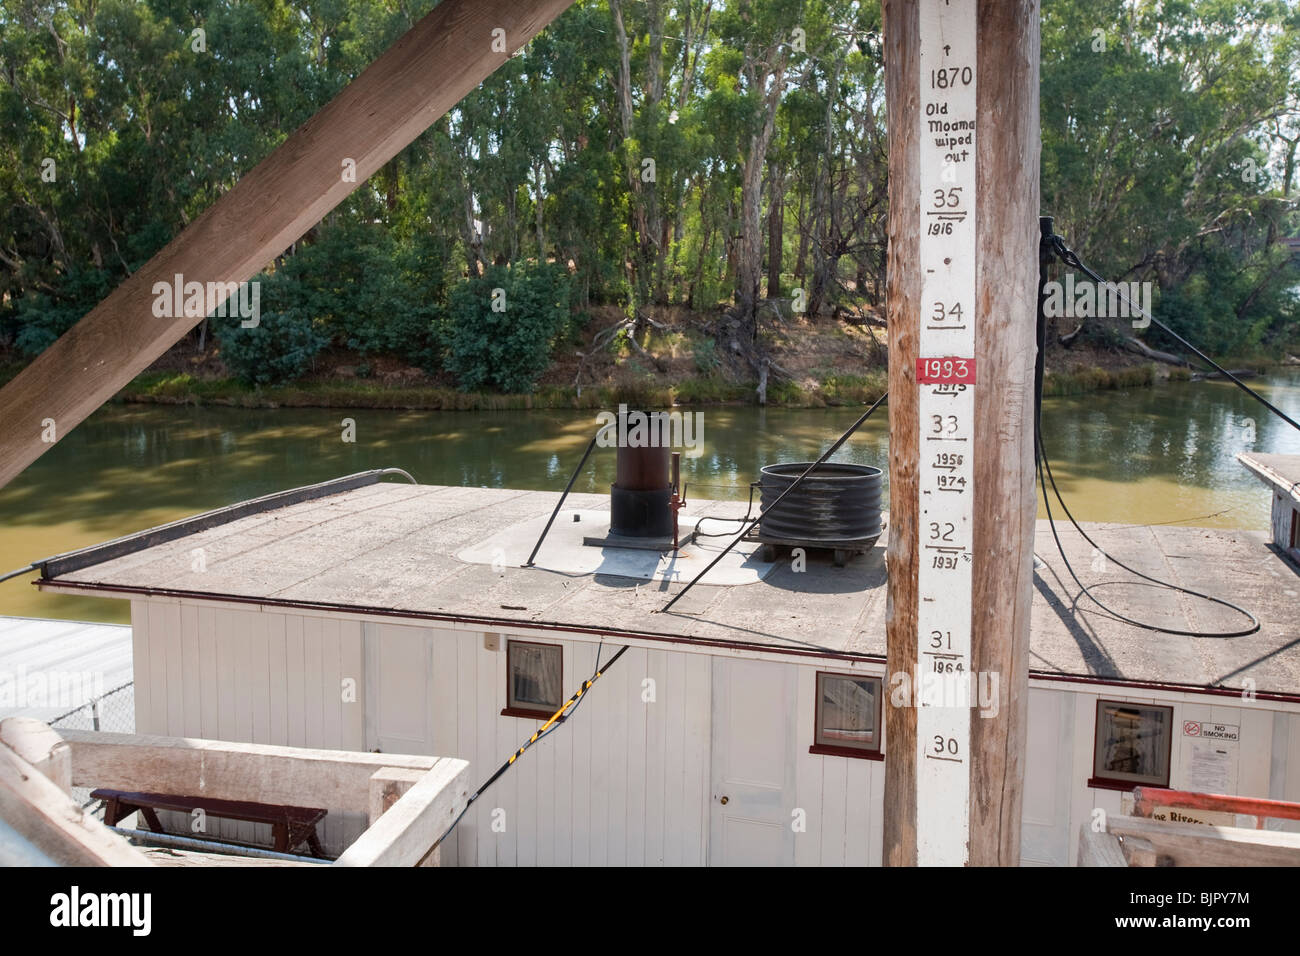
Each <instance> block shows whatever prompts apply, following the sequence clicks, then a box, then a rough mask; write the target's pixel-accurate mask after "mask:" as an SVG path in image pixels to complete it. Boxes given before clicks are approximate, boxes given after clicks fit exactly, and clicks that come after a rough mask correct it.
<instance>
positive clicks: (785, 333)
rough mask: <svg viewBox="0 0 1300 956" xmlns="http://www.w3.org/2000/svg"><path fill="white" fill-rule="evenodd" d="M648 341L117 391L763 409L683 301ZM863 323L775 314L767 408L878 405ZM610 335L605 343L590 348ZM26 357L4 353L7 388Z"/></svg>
mask: <svg viewBox="0 0 1300 956" xmlns="http://www.w3.org/2000/svg"><path fill="white" fill-rule="evenodd" d="M650 313H651V314H650V315H649V316H648V318H650V320H651V321H650V322H649V323H647V325H646V327H645V330H644V332H643V333H642V334H641V336H640V337H639V339H638V341H637V342H636V343H635V344H633V343H630V342H629V341H628V340H627V338H626V334H625V333H620V335H619V336H616V337H614V338H613V339H608V337H606V338H607V339H608V340H607V341H604V340H602V339H601V330H605V331H606V332H608V331H609V330H610V329H611V328H612V327H616V326H617V325H618V323H619V322H620V321H623V320H625V318H626V317H625V316H623V314H622V312H621V310H618V309H614V308H612V307H603V308H600V309H597V310H594V312H593V314H592V316H591V318H590V321H589V322H588V324H587V328H586V329H584V330H583V332H582V333H580V335H579V336H578V337H576V338H575V340H574V341H572V342H569V343H565V344H561V345H559V346H557V347H556V349H555V354H554V356H553V360H552V362H551V364H550V365H549V366H548V368H547V369H546V370H545V371H544V372H543V373H542V375H541V377H540V379H539V382H538V385H537V386H536V388H534V389H533V390H532V391H531V392H529V393H526V394H500V393H494V392H476V391H469V392H466V391H461V390H459V389H458V388H457V387H456V382H455V380H454V379H453V378H452V377H451V376H450V375H449V374H447V373H445V372H433V373H430V372H427V371H425V370H422V369H420V368H415V367H412V366H410V365H409V364H408V363H406V362H404V361H402V360H399V359H396V358H394V357H391V356H374V355H363V354H359V353H356V352H351V351H347V350H342V349H336V350H332V351H329V352H327V353H324V354H322V355H321V356H320V357H319V358H318V359H317V360H316V362H315V364H314V367H313V368H312V369H311V371H310V372H308V373H307V374H306V375H304V376H303V377H302V378H300V379H298V380H295V381H292V382H288V383H283V384H277V385H262V386H253V385H248V384H245V383H244V382H242V381H240V380H238V379H236V378H235V377H234V376H232V375H231V374H230V372H229V371H228V369H227V368H226V367H225V365H224V363H223V362H222V360H221V350H220V344H219V343H218V342H213V341H212V340H211V339H210V338H209V339H208V340H207V342H206V345H205V347H204V348H203V349H198V348H196V347H195V344H194V343H193V342H192V341H185V342H182V343H180V344H178V345H177V346H175V347H174V348H172V349H171V350H169V351H168V352H167V353H166V354H165V355H164V356H163V357H161V358H160V359H159V360H158V361H157V362H155V363H154V364H153V365H152V366H151V367H150V368H149V370H147V371H146V372H144V373H142V374H141V375H139V376H137V377H136V378H135V379H134V380H133V381H132V382H131V383H130V384H128V385H127V386H126V387H125V388H124V389H122V390H121V392H119V393H118V394H117V396H115V399H114V400H115V401H117V402H125V403H131V404H153V405H188V406H215V407H230V408H267V409H273V408H356V409H361V408H374V409H403V410H413V411H414V410H419V411H520V410H527V409H598V408H610V407H615V406H617V405H619V404H622V403H626V404H629V405H640V406H643V407H652V408H666V407H670V406H673V405H684V406H727V405H755V404H757V401H758V390H757V383H756V382H754V381H745V380H742V379H740V378H738V377H737V376H736V375H735V373H734V371H729V369H728V363H726V362H725V361H723V358H722V357H721V356H720V355H719V354H718V351H717V345H716V342H715V338H714V335H713V330H712V328H711V324H710V321H709V319H708V317H707V316H705V315H703V314H701V313H690V312H687V311H686V310H680V309H663V310H650ZM878 326H879V323H878V321H862V319H861V318H842V319H830V318H821V319H808V318H806V317H801V316H785V317H777V318H775V319H773V320H771V321H770V329H765V331H764V338H765V339H766V340H767V341H766V344H767V346H768V349H769V351H770V354H771V356H772V361H773V363H774V366H775V367H776V368H777V369H779V372H774V373H773V375H772V377H771V379H770V380H769V382H768V386H767V395H766V403H767V405H769V406H772V407H780V408H827V407H840V406H854V405H862V404H866V403H871V402H874V401H876V400H877V399H878V398H880V396H881V395H883V394H884V392H885V390H886V388H887V386H888V382H887V379H888V374H887V371H886V361H887V350H886V347H885V338H886V336H885V332H884V330H883V329H881V328H879V327H878ZM596 342H603V344H600V345H595V344H593V343H596ZM1285 359H1286V353H1285V352H1283V353H1282V355H1281V356H1279V357H1276V358H1270V357H1266V356H1260V355H1252V356H1248V357H1237V358H1232V359H1224V361H1225V363H1227V364H1228V366H1229V367H1231V368H1234V369H1242V368H1244V369H1252V370H1255V371H1263V370H1264V369H1265V368H1267V367H1269V366H1270V365H1282V364H1285ZM1047 366H1048V367H1047V373H1046V376H1045V379H1044V386H1043V393H1044V395H1045V396H1046V397H1062V396H1069V395H1080V394H1087V393H1090V392H1102V391H1110V390H1114V389H1127V388H1142V387H1149V386H1152V385H1156V384H1159V383H1163V382H1179V381H1187V380H1190V379H1191V378H1192V377H1193V374H1192V372H1191V370H1189V369H1186V368H1178V367H1172V366H1168V365H1159V364H1155V363H1152V362H1151V361H1149V360H1147V359H1145V358H1143V357H1141V356H1137V355H1133V354H1131V353H1128V352H1122V351H1118V350H1113V349H1099V348H1092V347H1089V346H1087V345H1084V344H1082V343H1080V344H1078V345H1076V346H1075V347H1073V348H1071V349H1063V348H1052V349H1050V350H1049V354H1048V363H1047ZM19 368H20V365H19V364H18V363H16V362H13V361H10V362H8V363H5V362H4V360H3V356H0V384H3V383H4V382H5V381H7V380H8V379H9V378H12V377H13V376H14V375H16V374H17V373H18V370H19Z"/></svg>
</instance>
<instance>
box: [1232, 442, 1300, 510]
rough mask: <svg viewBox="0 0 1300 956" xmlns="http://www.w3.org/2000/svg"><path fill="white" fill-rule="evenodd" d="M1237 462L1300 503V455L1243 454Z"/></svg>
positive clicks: (1238, 457)
mask: <svg viewBox="0 0 1300 956" xmlns="http://www.w3.org/2000/svg"><path fill="white" fill-rule="evenodd" d="M1237 460H1238V461H1240V462H1241V463H1242V464H1243V465H1245V466H1246V468H1247V470H1249V471H1250V472H1251V473H1253V474H1254V475H1255V477H1257V478H1258V479H1259V480H1260V481H1263V482H1265V483H1266V484H1269V485H1271V486H1272V487H1273V488H1274V489H1276V490H1277V491H1280V492H1281V493H1282V494H1284V495H1289V496H1290V497H1291V498H1293V499H1294V500H1296V501H1300V455H1266V454H1263V453H1262V452H1242V453H1241V454H1240V455H1238V456H1237Z"/></svg>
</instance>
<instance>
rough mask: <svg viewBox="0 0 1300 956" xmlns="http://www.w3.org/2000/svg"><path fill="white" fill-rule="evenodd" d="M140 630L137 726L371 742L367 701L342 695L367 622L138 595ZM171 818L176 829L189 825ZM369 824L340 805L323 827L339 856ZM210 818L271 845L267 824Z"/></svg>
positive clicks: (355, 674)
mask: <svg viewBox="0 0 1300 956" xmlns="http://www.w3.org/2000/svg"><path fill="white" fill-rule="evenodd" d="M131 628H132V643H133V651H134V666H135V726H136V733H139V734H159V735H164V736H171V737H203V738H207V739H211V740H229V741H237V742H242V743H255V744H276V745H280V746H287V747H316V748H323V749H328V750H358V751H359V750H363V749H365V748H364V746H363V744H364V717H363V713H362V709H361V705H360V704H358V703H349V702H346V701H345V699H344V698H345V694H344V693H343V686H344V685H343V681H344V679H345V678H354V679H356V680H357V681H358V682H359V681H360V679H361V677H362V660H361V654H362V644H361V625H360V624H359V623H357V622H355V621H346V620H339V619H334V618H319V617H300V616H296V615H285V614H268V613H263V612H261V611H259V610H258V609H257V608H256V607H242V606H224V607H213V606H210V605H194V604H181V603H176V602H170V601H143V600H142V601H132V602H131ZM357 696H358V699H359V696H360V695H359V694H358V695H357ZM167 817H168V822H167V827H168V829H173V828H175V830H176V832H185V829H188V828H189V827H190V823H189V821H186V820H183V819H180V818H179V817H178V816H177V815H175V814H168V815H167ZM366 824H367V821H366V818H365V815H364V814H356V813H340V812H333V813H330V814H329V816H327V817H326V818H325V820H324V821H323V822H322V824H321V826H320V827H318V833H319V834H320V838H321V842H322V843H323V844H324V845H325V848H326V850H327V851H330V852H332V853H338V852H342V850H343V848H344V847H346V846H347V845H348V844H350V843H351V842H352V841H353V840H355V839H356V838H357V837H358V836H360V835H361V833H362V831H364V830H365V828H366ZM206 825H207V832H208V834H210V835H213V836H218V837H221V838H224V839H234V840H240V841H249V842H258V843H263V844H267V845H269V844H270V840H271V828H270V826H269V825H267V824H253V823H242V822H237V821H231V820H208V821H207V823H206ZM181 827H184V828H185V829H180V828H181ZM194 835H196V836H198V835H199V834H197V833H196V834H194ZM303 852H305V851H303Z"/></svg>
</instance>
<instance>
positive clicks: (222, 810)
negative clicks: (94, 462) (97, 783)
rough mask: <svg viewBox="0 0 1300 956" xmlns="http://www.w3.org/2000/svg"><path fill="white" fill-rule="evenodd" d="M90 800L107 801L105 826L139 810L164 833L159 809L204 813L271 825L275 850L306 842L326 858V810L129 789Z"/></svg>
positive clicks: (103, 791) (314, 853)
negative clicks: (321, 834) (320, 828)
mask: <svg viewBox="0 0 1300 956" xmlns="http://www.w3.org/2000/svg"><path fill="white" fill-rule="evenodd" d="M90 795H91V797H93V798H95V799H97V800H103V801H104V805H105V806H104V823H105V824H107V825H108V826H110V827H111V826H116V825H117V823H118V821H119V820H121V819H123V818H124V817H127V816H130V815H131V814H132V813H135V812H136V811H139V812H140V814H141V815H142V816H143V817H144V819H145V823H147V824H148V825H149V829H151V830H153V831H154V832H155V833H165V832H166V831H165V830H164V829H163V827H162V823H161V821H159V819H158V811H159V810H173V811H175V812H177V813H192V812H193V811H195V810H202V811H203V812H204V814H206V815H209V816H214V817H220V818H223V819H227V820H244V821H247V822H249V823H269V824H270V825H271V833H272V834H273V835H274V837H275V846H274V849H275V850H277V851H278V852H280V853H289V852H290V851H292V850H293V848H294V847H297V846H299V845H300V844H302V843H304V842H305V843H306V844H307V846H308V847H309V848H310V849H311V853H312V856H317V857H324V856H325V850H324V848H323V847H322V846H321V844H320V840H319V839H318V838H317V836H316V824H318V823H319V822H320V821H321V820H323V819H324V818H325V814H326V812H327V811H325V810H321V809H319V808H316V807H288V806H278V805H275V804H269V803H248V802H245V801H243V800H213V799H210V798H208V797H187V796H179V795H176V794H169V793H138V792H133V791H128V790H107V789H101V790H95V791H93V792H92V793H91V794H90Z"/></svg>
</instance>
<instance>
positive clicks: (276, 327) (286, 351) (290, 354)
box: [218, 282, 329, 385]
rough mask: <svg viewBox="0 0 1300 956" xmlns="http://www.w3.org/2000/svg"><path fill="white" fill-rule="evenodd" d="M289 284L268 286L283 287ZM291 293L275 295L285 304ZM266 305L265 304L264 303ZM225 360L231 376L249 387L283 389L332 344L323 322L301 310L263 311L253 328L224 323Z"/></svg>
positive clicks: (232, 321) (233, 321)
mask: <svg viewBox="0 0 1300 956" xmlns="http://www.w3.org/2000/svg"><path fill="white" fill-rule="evenodd" d="M285 284H286V283H274V282H272V283H268V284H267V286H268V287H270V288H275V289H276V291H277V292H279V288H278V287H282V286H283V285H285ZM291 297H292V293H291V292H286V293H280V294H276V295H273V298H275V299H278V300H281V301H283V300H284V299H288V298H291ZM263 304H264V305H265V302H264V303H263ZM220 321H221V322H222V323H223V324H222V326H221V327H220V330H219V333H218V334H219V335H220V338H221V358H222V361H224V362H225V363H226V367H227V368H228V369H230V371H231V373H232V374H233V375H234V376H235V377H236V378H238V379H239V380H240V381H241V382H244V383H245V384H246V385H279V384H282V383H284V382H291V381H293V380H294V379H296V378H298V377H300V376H301V375H302V374H303V373H304V372H306V371H307V370H308V369H309V368H311V365H312V362H313V360H314V359H315V358H316V356H317V355H319V354H320V352H321V350H322V349H324V348H325V346H326V345H328V344H329V336H328V335H327V334H326V333H325V332H324V330H323V329H322V328H321V325H320V323H319V322H317V321H315V320H313V319H312V318H311V316H309V315H307V314H305V313H303V312H302V311H301V310H299V309H297V308H294V307H293V306H290V307H288V308H272V309H271V310H269V311H268V310H266V309H265V308H264V309H263V312H262V315H261V320H260V322H259V323H258V325H257V326H255V327H253V328H244V327H243V323H242V322H241V321H240V319H239V318H237V317H236V318H229V319H223V320H220Z"/></svg>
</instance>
